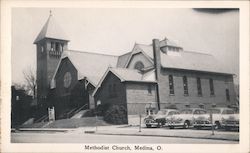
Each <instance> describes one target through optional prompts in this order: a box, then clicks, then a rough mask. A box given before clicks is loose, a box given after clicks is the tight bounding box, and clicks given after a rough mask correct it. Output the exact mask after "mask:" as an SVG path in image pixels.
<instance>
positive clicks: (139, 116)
mask: <svg viewBox="0 0 250 153" xmlns="http://www.w3.org/2000/svg"><path fill="white" fill-rule="evenodd" d="M139 117H140V124H139V132H141V114H140V115H139Z"/></svg>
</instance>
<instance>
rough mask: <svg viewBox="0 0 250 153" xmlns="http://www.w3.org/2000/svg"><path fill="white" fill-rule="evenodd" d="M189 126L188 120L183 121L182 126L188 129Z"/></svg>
mask: <svg viewBox="0 0 250 153" xmlns="http://www.w3.org/2000/svg"><path fill="white" fill-rule="evenodd" d="M189 126H190V124H189V121H185V122H184V125H183V128H184V129H188V128H189Z"/></svg>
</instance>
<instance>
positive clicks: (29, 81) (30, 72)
mask: <svg viewBox="0 0 250 153" xmlns="http://www.w3.org/2000/svg"><path fill="white" fill-rule="evenodd" d="M23 75H24V79H25V82H26V83H25V84H26V92H27V94H29V95H32V96H33V98H36V89H37V81H36V73H35V70H34V69H33V68H32V67H28V68H27V69H25V70H24V71H23Z"/></svg>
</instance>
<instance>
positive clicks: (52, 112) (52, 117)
mask: <svg viewBox="0 0 250 153" xmlns="http://www.w3.org/2000/svg"><path fill="white" fill-rule="evenodd" d="M48 113H49V121H50V122H53V121H55V108H54V107H51V108H50V107H49V108H48Z"/></svg>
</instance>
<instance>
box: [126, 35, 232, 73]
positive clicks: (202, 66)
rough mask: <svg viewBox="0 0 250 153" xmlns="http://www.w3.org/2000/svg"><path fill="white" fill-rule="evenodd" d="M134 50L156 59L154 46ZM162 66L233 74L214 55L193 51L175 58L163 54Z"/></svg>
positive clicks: (181, 53)
mask: <svg viewBox="0 0 250 153" xmlns="http://www.w3.org/2000/svg"><path fill="white" fill-rule="evenodd" d="M162 41H167V42H168V43H169V42H171V41H169V40H168V39H165V40H162ZM162 41H161V42H162ZM171 45H175V46H176V47H179V46H178V45H176V44H171ZM134 48H139V49H141V50H142V51H141V52H142V53H144V54H146V57H148V58H150V59H151V60H153V58H154V57H153V46H152V44H150V45H143V44H135V47H134ZM180 48H181V47H180ZM133 50H134V49H133ZM168 52H171V51H168ZM132 55H133V52H132V54H131V55H130V58H129V59H128V61H127V63H129V60H131V57H132ZM161 66H162V67H164V68H173V69H183V70H194V71H204V72H214V73H223V74H233V73H232V72H231V71H230V70H229V68H228V67H226V66H225V65H224V64H223V63H221V62H220V61H219V60H218V59H216V58H215V57H214V56H213V55H210V54H205V53H198V52H191V51H183V50H182V51H179V52H178V56H176V55H175V56H174V54H173V55H171V54H168V53H163V52H161Z"/></svg>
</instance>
